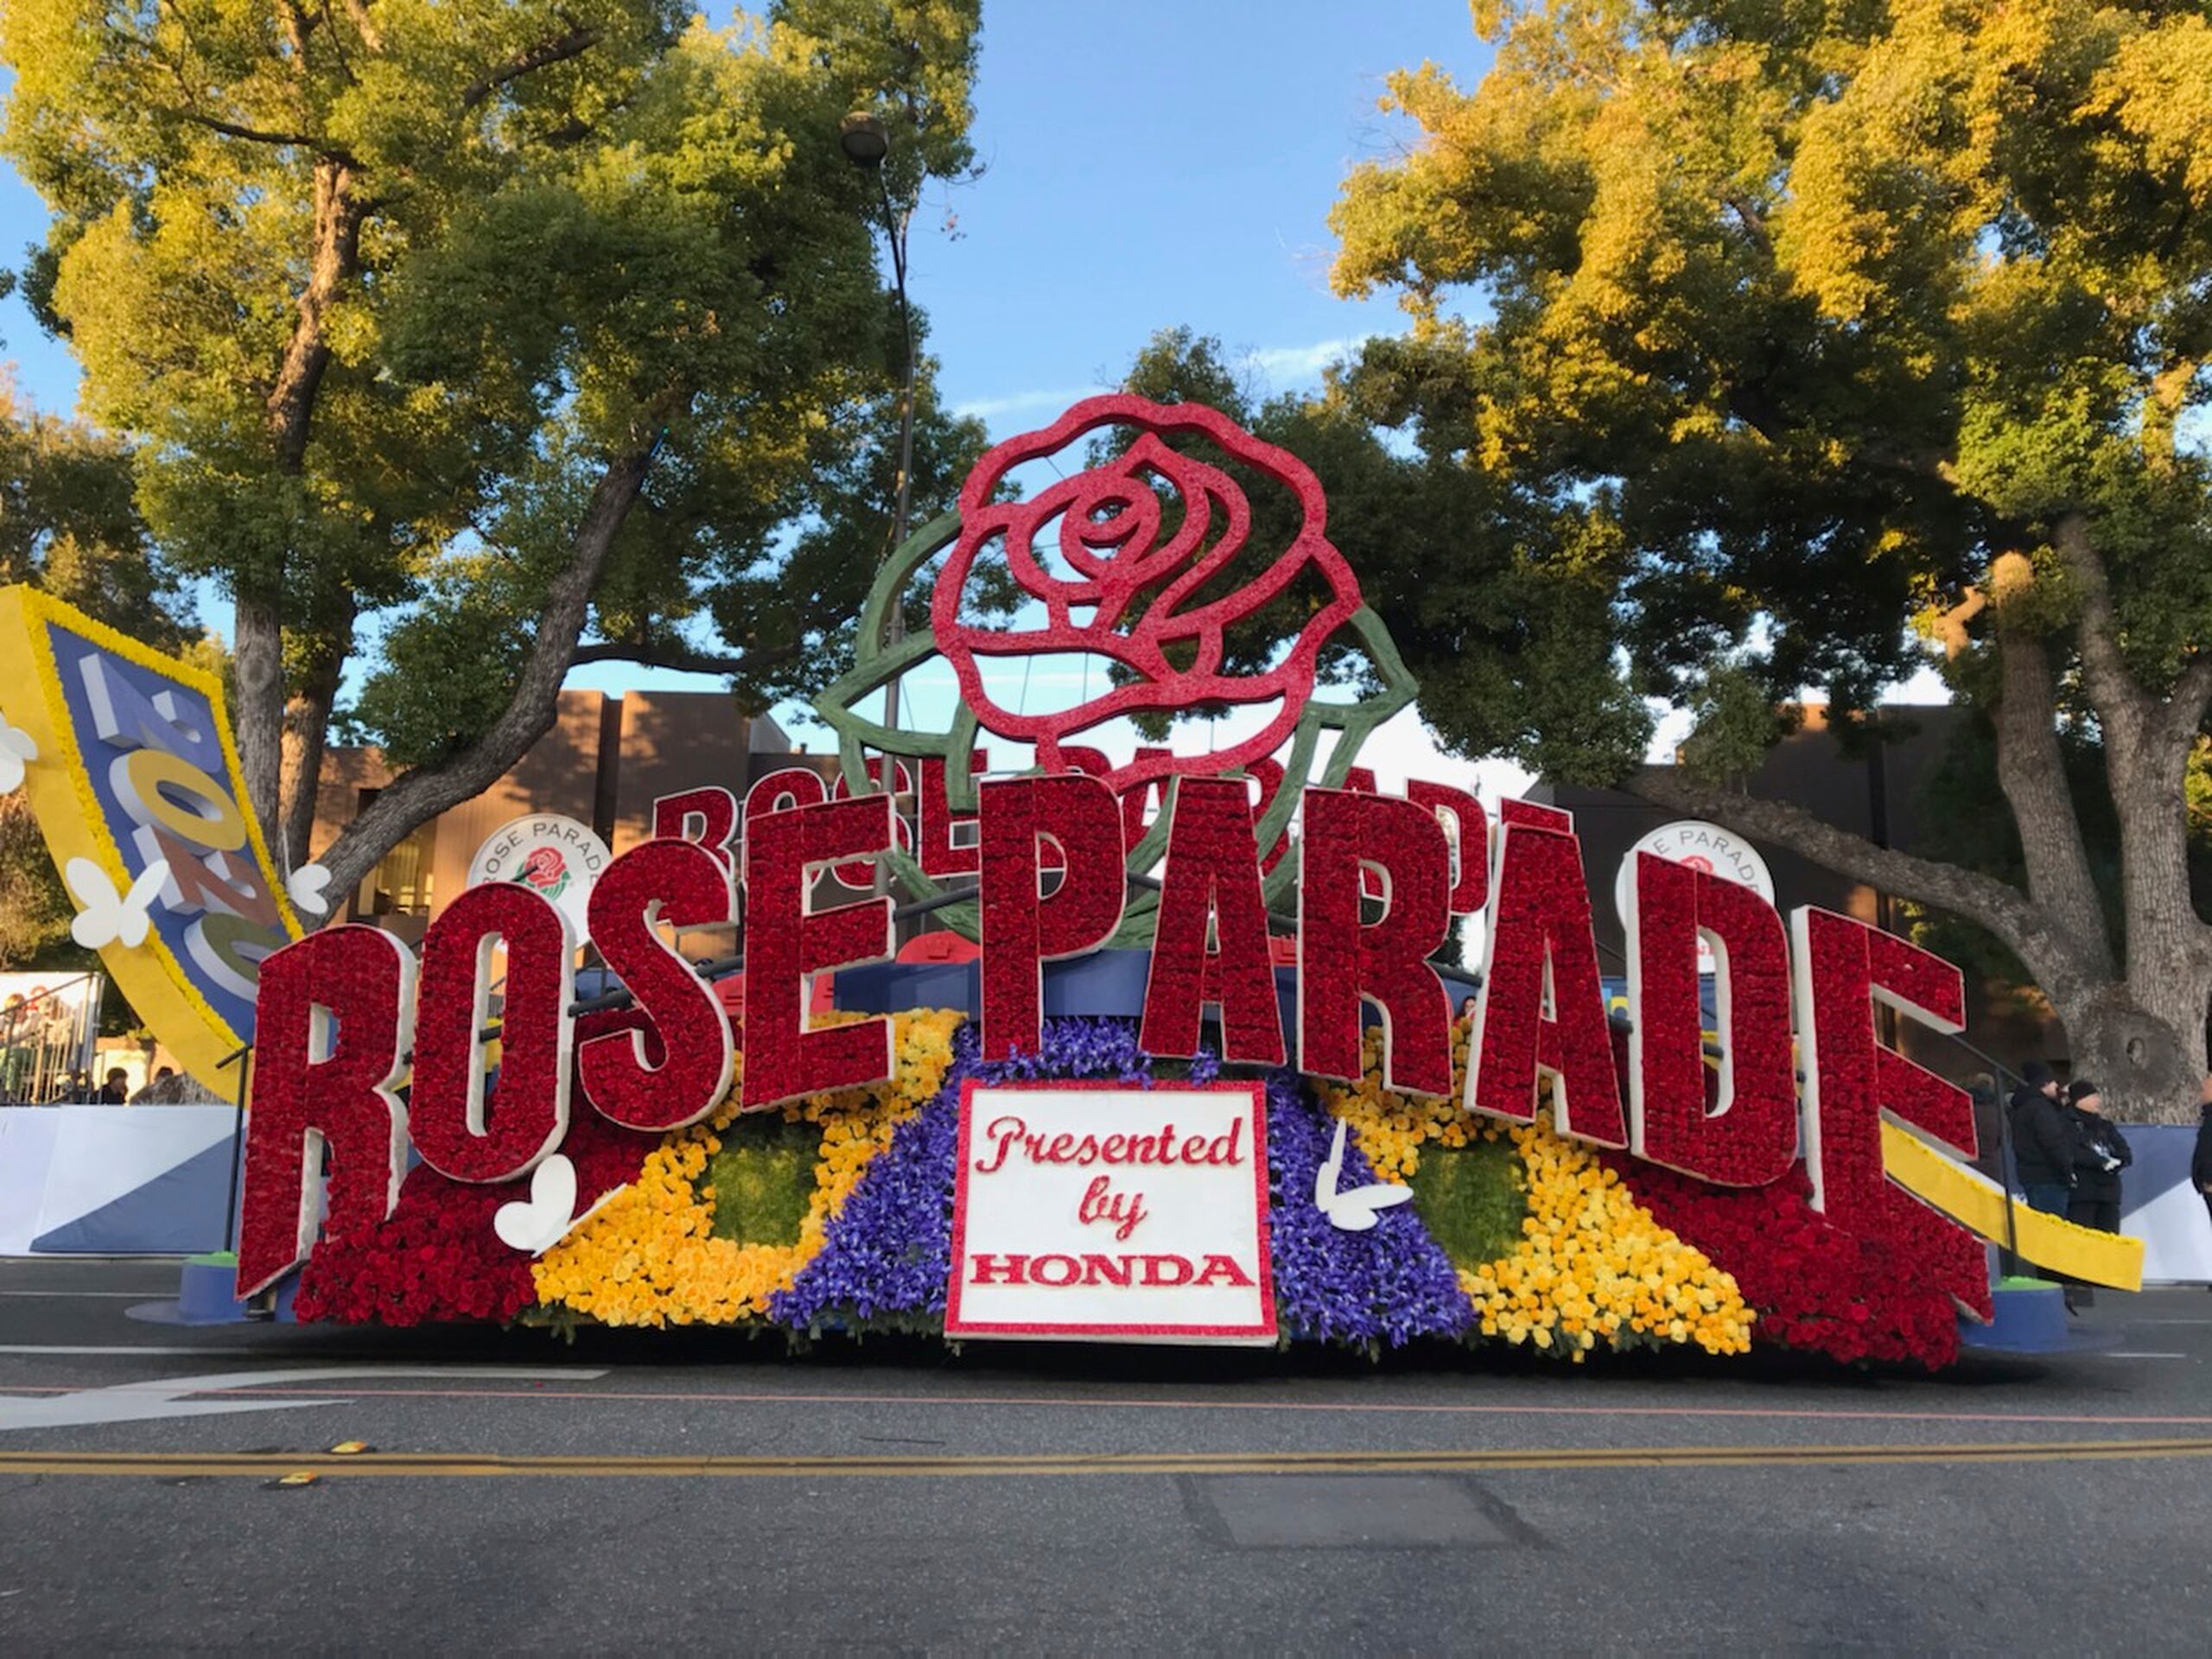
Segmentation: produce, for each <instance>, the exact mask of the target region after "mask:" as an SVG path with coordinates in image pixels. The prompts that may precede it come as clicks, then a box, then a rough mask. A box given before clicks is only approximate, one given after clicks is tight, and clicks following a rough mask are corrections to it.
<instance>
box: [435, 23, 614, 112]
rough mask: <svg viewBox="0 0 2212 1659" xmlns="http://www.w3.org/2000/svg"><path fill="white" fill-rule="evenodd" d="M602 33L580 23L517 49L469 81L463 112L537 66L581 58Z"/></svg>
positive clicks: (463, 96) (463, 98) (462, 102)
mask: <svg viewBox="0 0 2212 1659" xmlns="http://www.w3.org/2000/svg"><path fill="white" fill-rule="evenodd" d="M599 41H600V32H599V30H598V29H594V28H593V27H591V26H590V25H588V24H583V23H579V24H576V25H575V27H574V28H572V29H569V32H568V33H567V34H565V35H556V37H555V38H553V39H552V40H550V41H540V42H539V43H538V44H537V45H536V46H533V47H531V48H530V49H529V50H528V51H526V52H518V53H516V54H515V55H514V56H513V57H512V58H509V59H508V60H506V62H505V63H504V64H501V65H500V66H499V67H498V68H497V69H494V70H492V71H491V72H490V73H486V74H485V75H483V76H480V78H479V79H475V80H473V81H471V82H469V84H468V86H467V87H466V88H465V89H464V90H463V91H462V92H461V113H462V114H464V115H466V114H467V112H468V111H471V110H473V109H474V108H475V107H476V106H477V105H479V104H481V103H482V102H483V101H484V100H485V99H487V98H489V97H491V96H492V94H493V92H497V91H499V88H500V87H502V86H505V85H506V84H507V83H508V82H509V81H511V80H519V79H522V77H523V76H524V75H526V74H529V73H531V71H532V70H534V69H543V68H544V67H547V66H548V65H549V64H556V63H563V62H566V61H567V60H569V59H570V58H576V57H582V55H583V54H585V53H587V52H588V51H590V50H591V48H593V47H594V46H596V45H598V44H599Z"/></svg>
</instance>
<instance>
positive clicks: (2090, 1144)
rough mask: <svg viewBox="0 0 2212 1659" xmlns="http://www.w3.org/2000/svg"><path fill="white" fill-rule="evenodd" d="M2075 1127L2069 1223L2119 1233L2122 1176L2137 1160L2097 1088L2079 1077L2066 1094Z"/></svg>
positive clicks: (2068, 1204)
mask: <svg viewBox="0 0 2212 1659" xmlns="http://www.w3.org/2000/svg"><path fill="white" fill-rule="evenodd" d="M2066 1103H2067V1106H2068V1109H2069V1116H2071V1118H2072V1120H2073V1125H2074V1195H2073V1197H2072V1198H2070V1199H2069V1200H2068V1202H2067V1205H2066V1219H2067V1220H2069V1221H2070V1222H2072V1223H2074V1224H2075V1225H2076V1226H2079V1227H2094V1228H2095V1229H2096V1230H2098V1231H2099V1232H2101V1233H2116V1232H2118V1231H2119V1230H2120V1171H2121V1170H2123V1169H2126V1167H2127V1166H2128V1165H2129V1164H2131V1163H2133V1161H2134V1159H2135V1155H2134V1154H2133V1153H2132V1152H2131V1151H2129V1150H2128V1146H2127V1137H2126V1135H2122V1134H2121V1133H2120V1125H2119V1124H2117V1123H2114V1122H2111V1121H2110V1120H2109V1119H2107V1117H2106V1116H2105V1115H2104V1100H2103V1097H2102V1096H2100V1095H2099V1094H2098V1093H2097V1085H2096V1084H2094V1083H2091V1082H2090V1081H2089V1080H2088V1078H2087V1077H2076V1078H2075V1079H2074V1083H2073V1085H2072V1086H2071V1087H2070V1088H2069V1089H2068V1090H2067V1091H2066Z"/></svg>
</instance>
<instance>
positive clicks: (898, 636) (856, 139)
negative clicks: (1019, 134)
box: [837, 110, 914, 787]
mask: <svg viewBox="0 0 2212 1659" xmlns="http://www.w3.org/2000/svg"><path fill="white" fill-rule="evenodd" d="M837 143H838V146H839V147H840V148H841V149H843V151H844V152H845V156H846V158H847V159H848V160H849V161H850V162H852V163H853V164H854V165H855V166H856V167H864V168H868V170H869V171H870V172H872V173H874V175H875V181H876V185H877V188H879V189H880V191H881V192H882V194H883V228H884V232H885V235H886V237H887V239H888V240H889V242H890V244H891V280H892V286H893V289H895V290H896V291H897V293H898V296H899V333H900V334H901V335H902V336H903V337H904V340H905V342H906V376H905V378H904V380H903V382H902V384H901V385H900V387H899V478H898V490H897V496H896V501H895V505H894V506H893V511H892V518H891V546H890V548H889V549H888V550H887V551H886V553H885V557H886V558H888V557H889V556H890V555H891V554H892V553H894V552H896V551H897V550H899V546H900V545H901V544H902V543H905V541H906V518H907V515H908V512H909V511H910V510H911V507H912V499H913V491H914V319H913V315H912V312H911V311H910V310H909V309H908V308H907V304H906V226H907V221H908V219H910V218H911V217H912V215H911V213H900V212H899V209H898V207H896V205H895V204H893V201H892V200H891V182H890V181H889V180H888V179H887V178H886V177H885V176H884V172H883V161H884V157H885V156H888V155H889V154H890V153H891V134H890V131H889V130H888V129H887V128H886V127H885V125H884V124H883V122H882V120H881V119H880V118H878V117H876V116H874V115H871V114H869V113H868V111H865V110H855V111H854V112H853V113H852V114H850V115H849V116H847V117H846V118H844V120H843V121H842V123H841V124H839V127H838V131H837ZM905 638H906V611H905V610H904V608H902V607H900V606H899V605H898V604H896V603H894V604H893V606H892V607H891V611H890V614H889V615H888V616H887V618H886V619H885V622H884V638H883V643H884V644H885V645H897V644H898V643H899V641H900V640H902V639H905ZM884 714H885V721H884V723H885V724H886V725H887V726H890V727H893V728H896V727H897V726H898V724H899V678H898V677H897V676H896V675H893V677H892V678H891V680H890V683H888V684H887V686H886V687H885V688H884ZM891 782H892V780H890V779H886V786H887V787H889V786H890V784H891Z"/></svg>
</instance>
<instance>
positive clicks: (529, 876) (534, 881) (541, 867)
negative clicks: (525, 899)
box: [515, 847, 569, 899]
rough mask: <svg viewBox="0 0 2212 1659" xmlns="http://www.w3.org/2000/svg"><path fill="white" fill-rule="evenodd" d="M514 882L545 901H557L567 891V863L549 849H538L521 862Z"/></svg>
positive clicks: (555, 851)
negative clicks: (530, 890)
mask: <svg viewBox="0 0 2212 1659" xmlns="http://www.w3.org/2000/svg"><path fill="white" fill-rule="evenodd" d="M515 880H518V881H520V882H521V883H523V885H524V886H525V887H531V888H534V889H535V890H536V891H537V893H538V894H539V895H540V896H541V897H543V898H546V899H558V898H559V897H560V896H561V895H562V894H563V893H566V892H567V891H568V890H569V861H568V860H567V859H565V858H563V856H562V855H561V854H560V853H559V851H558V850H557V849H554V848H551V847H540V848H537V849H535V850H534V851H533V852H531V855H530V856H529V857H528V858H526V859H524V861H523V866H522V868H521V869H520V870H518V871H517V872H516V874H515Z"/></svg>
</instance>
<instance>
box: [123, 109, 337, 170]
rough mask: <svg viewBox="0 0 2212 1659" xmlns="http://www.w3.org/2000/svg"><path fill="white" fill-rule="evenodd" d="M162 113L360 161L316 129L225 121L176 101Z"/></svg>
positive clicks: (226, 132)
mask: <svg viewBox="0 0 2212 1659" xmlns="http://www.w3.org/2000/svg"><path fill="white" fill-rule="evenodd" d="M161 113H162V114H163V115H166V116H169V117H172V118H175V119H176V120H179V121H189V122H191V123H192V124H193V125H194V126H196V127H205V128H207V130H208V131H210V132H219V133H221V134H222V135H223V136H224V137H226V138H243V139H245V141H246V142H247V143H252V144H273V145H278V146H289V148H291V149H311V150H313V151H314V152H315V154H316V155H318V156H328V157H329V158H330V159H331V160H333V161H335V162H345V163H346V165H347V166H348V167H358V166H359V162H356V161H354V159H353V157H352V156H349V155H347V154H346V151H345V150H344V149H340V147H339V146H338V145H336V144H334V143H331V142H330V141H329V140H328V139H327V138H323V137H318V136H316V135H315V134H314V133H312V132H269V131H266V130H264V129H262V128H260V127H245V126H240V125H239V124H238V123H237V122H235V121H224V120H220V119H218V118H216V117H214V116H212V115H202V114H201V113H200V111H197V110H188V109H186V108H184V107H183V106H182V105H175V104H165V105H162V107H161Z"/></svg>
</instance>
